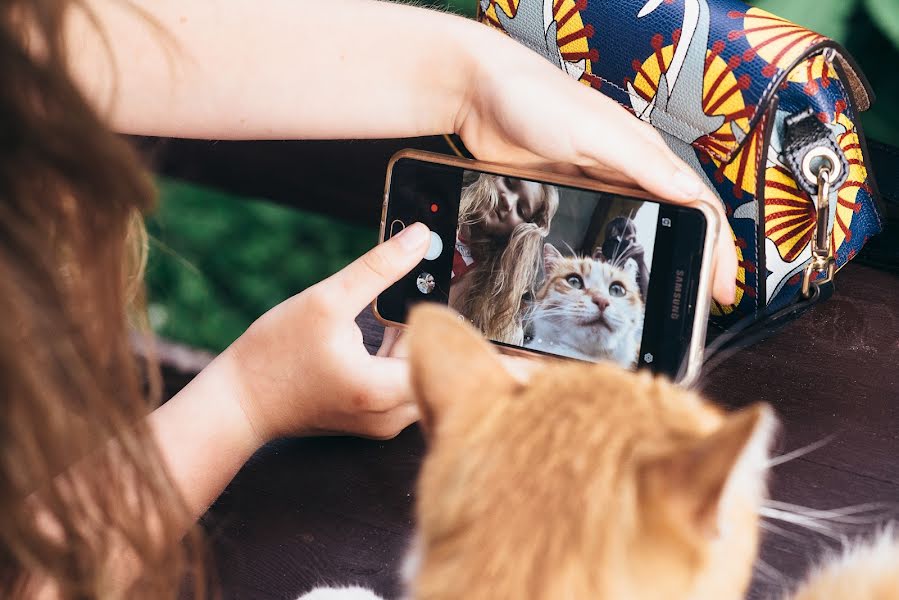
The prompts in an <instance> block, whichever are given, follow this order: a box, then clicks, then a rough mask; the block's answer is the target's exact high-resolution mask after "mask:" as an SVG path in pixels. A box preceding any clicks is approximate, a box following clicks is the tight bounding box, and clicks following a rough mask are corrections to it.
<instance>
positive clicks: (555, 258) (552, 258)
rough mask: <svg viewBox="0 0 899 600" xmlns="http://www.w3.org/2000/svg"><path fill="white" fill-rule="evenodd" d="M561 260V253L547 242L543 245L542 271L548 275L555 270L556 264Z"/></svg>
mask: <svg viewBox="0 0 899 600" xmlns="http://www.w3.org/2000/svg"><path fill="white" fill-rule="evenodd" d="M560 260H562V253H561V252H559V250H558V249H557V248H556V247H555V246H553V245H552V244H550V243H549V242H547V243H545V244H543V271H544V272H546V273H549V272H550V271H552V270H553V269H555V267H556V265H557V264H558V262H559V261H560Z"/></svg>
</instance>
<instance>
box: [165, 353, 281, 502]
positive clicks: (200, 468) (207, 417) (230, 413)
mask: <svg viewBox="0 0 899 600" xmlns="http://www.w3.org/2000/svg"><path fill="white" fill-rule="evenodd" d="M230 360H231V359H230V354H228V353H225V354H223V355H221V356H220V357H219V358H217V359H216V360H215V361H214V362H213V363H212V364H211V365H209V366H208V367H207V368H206V369H204V370H203V372H202V373H200V374H199V375H198V376H197V377H196V378H195V379H194V380H193V381H192V382H191V383H190V384H188V386H187V387H185V388H184V389H183V390H182V391H181V392H179V393H178V394H177V395H176V396H175V397H173V398H172V399H171V400H169V401H168V402H166V403H165V404H163V405H162V406H161V407H159V408H158V409H156V411H154V412H153V414H152V415H150V418H149V421H150V428H151V430H152V432H153V434H154V436H155V438H156V442H157V444H158V446H159V448H160V451H161V452H162V457H163V460H164V461H165V463H166V466H167V467H168V469H169V473H170V474H171V476H172V478H173V479H174V481H175V483H176V485H177V486H178V488H179V490H180V492H181V494H182V496H183V498H184V500H185V502H186V503H187V506H188V508H189V509H190V511H191V513H192V514H193V516H194V517H195V518H198V517H199V516H200V515H202V514H203V513H204V512H205V511H206V509H207V508H209V506H210V505H211V504H212V503H213V502H214V501H215V499H216V498H217V497H218V496H219V494H220V493H221V492H222V490H223V489H225V486H227V485H228V482H230V481H231V479H232V478H233V477H234V475H236V474H237V471H238V470H240V468H241V466H243V464H244V463H245V462H246V461H247V459H249V458H250V456H251V455H252V454H253V452H255V451H256V450H257V449H258V448H259V447H260V446H261V444H262V442H263V440H261V439H260V438H259V436H258V435H257V434H256V432H255V431H254V430H253V428H252V427H251V426H250V424H249V422H248V420H247V418H246V415H245V414H244V412H243V410H242V409H241V405H240V399H239V395H238V394H239V393H240V392H239V390H240V389H241V386H240V382H239V381H238V379H237V378H236V377H235V371H234V369H233V368H232V365H231V364H230Z"/></svg>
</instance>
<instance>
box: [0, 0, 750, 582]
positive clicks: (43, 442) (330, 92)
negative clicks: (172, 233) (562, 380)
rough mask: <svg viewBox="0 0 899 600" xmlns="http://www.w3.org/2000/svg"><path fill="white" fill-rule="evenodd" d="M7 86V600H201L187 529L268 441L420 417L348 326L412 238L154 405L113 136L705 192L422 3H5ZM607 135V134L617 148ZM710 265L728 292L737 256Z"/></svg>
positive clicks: (572, 88)
mask: <svg viewBox="0 0 899 600" xmlns="http://www.w3.org/2000/svg"><path fill="white" fill-rule="evenodd" d="M484 56H489V57H490V60H487V61H484V60H481V58H482V57H484ZM512 74H514V75H512ZM0 77H2V86H0V314H2V315H3V320H2V324H0V377H2V382H3V384H2V385H3V394H2V397H0V595H3V596H5V597H23V596H25V597H49V598H58V597H64V598H94V597H128V598H174V597H176V596H177V595H178V593H179V590H180V589H181V588H182V586H183V585H184V582H185V577H187V581H189V582H191V585H192V587H193V588H194V590H193V592H194V593H193V595H194V597H197V598H200V597H204V596H206V595H208V589H207V587H206V585H205V584H206V583H207V577H206V576H204V575H203V573H202V569H200V568H199V565H201V564H202V556H200V552H199V549H200V543H199V541H198V535H197V534H196V532H195V530H194V528H193V526H192V523H194V522H195V520H196V518H197V517H198V516H199V515H201V514H202V513H203V512H204V511H205V509H206V508H207V507H208V506H209V505H210V504H211V503H212V502H213V500H214V499H215V498H216V496H217V495H218V494H219V493H220V492H221V490H222V489H223V488H224V487H225V485H227V483H228V482H229V481H230V479H231V478H232V477H233V475H234V474H235V473H236V472H237V470H238V469H239V468H240V467H241V466H242V465H243V463H244V462H245V461H246V460H247V459H248V458H249V456H250V455H251V454H252V453H253V452H254V451H255V450H256V449H258V448H259V446H260V445H262V444H264V443H266V442H267V441H269V440H271V439H273V438H275V437H279V436H288V435H318V434H322V433H328V432H344V433H352V434H356V435H363V436H369V437H378V438H388V437H391V436H393V435H395V434H396V433H398V432H399V431H400V430H401V429H403V428H404V427H405V426H406V425H408V424H409V423H411V422H413V421H414V420H416V419H417V417H418V414H417V409H416V408H415V405H414V403H413V402H412V401H411V392H410V389H409V382H408V377H407V370H406V365H405V363H404V362H403V361H401V360H398V359H394V358H387V357H372V356H369V355H368V354H367V352H366V351H365V350H364V347H363V346H362V344H361V335H360V332H359V329H358V328H357V327H356V325H355V323H354V320H353V319H354V317H355V316H356V314H358V312H359V311H360V310H362V309H363V308H365V306H366V305H367V304H368V303H369V302H370V301H371V299H372V298H373V297H374V296H376V295H377V294H378V293H379V292H380V291H381V290H383V289H385V288H386V287H387V286H389V285H390V284H391V283H392V282H394V281H396V280H397V279H398V278H400V277H401V276H402V275H403V274H405V273H406V272H407V271H408V270H410V269H411V268H412V267H413V266H414V265H416V264H417V263H418V262H419V261H420V260H421V257H422V256H423V254H424V252H425V249H426V246H427V242H428V232H427V229H426V228H425V227H424V226H422V225H414V226H411V227H409V228H407V229H406V230H405V232H404V233H403V234H401V235H399V236H396V237H395V238H394V239H393V240H391V241H390V242H388V243H386V244H383V245H381V246H379V247H377V248H375V249H374V250H372V251H371V252H370V253H368V254H366V255H365V256H363V257H362V258H360V259H359V260H358V261H356V262H355V263H353V264H352V265H350V266H349V267H347V268H346V269H345V270H343V271H341V272H340V273H338V274H337V275H335V276H333V277H331V278H330V279H328V280H326V281H324V282H322V283H321V284H319V285H317V286H314V287H312V288H310V289H309V290H306V291H305V292H303V293H301V294H299V295H297V296H295V297H293V298H290V299H289V300H287V301H285V302H284V303H282V304H281V305H279V306H277V307H276V308H274V309H273V310H271V311H270V312H268V313H267V314H265V315H264V316H262V317H261V318H260V319H259V320H258V321H257V322H256V323H254V324H253V325H252V327H251V328H250V329H249V330H248V331H247V332H246V333H245V334H244V335H242V336H241V337H240V338H239V339H238V340H237V341H236V342H235V343H234V344H233V345H232V346H231V347H230V348H229V349H228V350H226V351H225V352H224V353H223V354H222V355H221V356H219V357H218V358H217V359H216V360H215V361H214V362H213V363H212V364H211V365H210V366H209V367H208V368H206V369H205V370H204V371H203V372H202V373H201V374H200V375H199V376H198V377H197V378H196V379H195V380H194V381H193V382H191V384H190V385H189V386H187V387H186V388H185V389H184V390H183V391H182V392H181V393H179V394H178V395H177V396H175V397H174V398H173V399H171V400H169V401H168V402H166V403H165V404H164V405H162V406H159V407H158V408H157V406H158V404H159V392H158V389H159V386H158V374H157V371H156V370H155V368H154V365H153V364H152V361H139V360H137V359H135V357H134V353H133V352H132V347H131V343H130V336H131V334H132V332H133V331H135V329H138V328H139V325H140V323H142V322H143V321H144V319H143V317H142V311H141V310H140V306H141V304H142V291H141V290H142V285H141V279H142V277H141V275H142V273H141V268H142V265H143V262H144V258H145V253H146V252H145V243H144V241H143V240H144V238H143V234H142V225H141V224H142V218H143V215H144V214H146V213H147V212H148V211H151V210H152V208H153V205H154V194H153V190H152V188H151V184H150V180H149V178H148V177H147V176H146V174H145V172H144V171H143V170H142V169H141V167H140V165H139V164H138V161H137V159H136V157H135V155H134V154H133V152H132V151H131V149H130V148H129V147H128V146H127V145H126V144H125V143H124V142H123V141H122V140H121V139H119V138H118V137H116V136H115V135H113V134H112V133H111V130H112V129H115V130H118V131H120V132H124V133H131V134H140V135H163V136H182V137H205V138H218V139H222V138H255V139H259V138H279V139H281V138H341V137H392V136H396V137H406V136H415V135H425V134H433V133H442V132H450V131H455V132H458V133H460V134H461V135H462V137H463V139H464V141H465V143H466V144H467V145H468V146H469V148H470V149H471V150H472V151H473V152H474V153H475V154H476V155H478V156H479V157H481V158H485V159H493V160H502V161H505V162H509V163H515V164H518V165H528V166H544V167H547V168H551V167H553V166H554V165H556V166H558V165H564V168H565V169H567V170H571V169H572V168H577V169H580V170H583V171H584V172H587V173H590V174H593V175H596V176H604V177H606V178H612V179H614V180H616V181H625V182H631V183H635V184H638V185H642V186H643V187H645V188H647V189H649V190H651V191H653V192H655V193H656V194H658V195H659V196H661V197H664V198H667V199H669V200H671V201H674V202H693V201H711V200H710V199H711V193H710V192H709V191H707V190H705V188H703V186H702V184H701V183H700V182H699V180H698V179H697V178H696V177H695V176H694V175H692V174H691V173H690V172H689V171H688V169H687V167H686V166H685V165H683V164H682V163H681V162H679V161H678V160H677V159H676V158H675V157H673V156H672V155H671V154H670V153H669V152H668V151H667V150H666V149H665V147H664V145H663V144H662V142H661V140H660V139H659V138H658V136H657V135H655V133H654V132H653V131H652V129H651V128H649V127H648V126H647V125H645V124H643V123H641V122H639V121H637V120H636V119H632V118H630V117H628V116H627V115H626V113H625V112H624V111H623V109H621V108H620V107H619V106H617V105H615V104H614V103H613V102H611V101H609V100H607V99H605V98H604V97H603V96H602V95H600V94H595V93H591V92H590V91H589V90H587V89H586V88H584V87H583V86H581V85H578V84H577V83H575V82H574V81H571V80H568V79H567V78H566V76H565V75H564V74H562V73H560V72H559V71H557V70H555V69H554V68H553V67H552V66H551V65H550V64H548V63H546V62H545V61H543V60H541V59H540V58H539V57H538V56H536V55H535V54H533V53H531V52H530V51H528V50H526V49H524V48H523V47H521V46H518V45H517V44H515V43H514V42H512V41H511V40H509V39H507V38H505V37H504V36H502V35H500V34H498V33H496V32H494V31H491V30H489V29H487V28H483V27H481V26H478V25H477V24H474V23H471V22H468V21H465V20H463V19H460V18H456V17H452V16H449V15H445V14H440V13H436V12H431V11H427V10H424V9H419V8H412V7H407V6H400V5H395V4H390V3H381V2H371V1H367V0H330V1H328V2H316V1H312V0H230V1H229V2H227V3H217V2H212V1H211V0H195V1H192V2H183V1H176V0H152V1H151V0H121V1H116V0H0ZM535 90H539V91H540V93H539V94H535V93H534V91H535ZM559 105H564V106H565V107H566V109H565V110H564V111H558V110H556V109H555V108H554V107H556V106H559ZM560 115H561V118H562V119H563V120H562V121H560V120H559V119H560ZM604 139H616V140H620V141H619V142H617V143H616V146H615V148H614V151H613V149H611V148H609V147H607V146H606V144H604V143H603V142H602V141H601V140H604ZM728 239H729V238H728ZM722 249H723V250H726V247H723V248H722ZM719 259H720V260H719V265H720V268H719V273H718V281H719V285H718V287H717V288H716V289H717V294H718V299H719V300H721V301H723V302H727V301H728V300H730V299H731V298H732V296H733V293H732V288H731V287H729V286H728V285H727V282H728V280H729V281H731V282H732V281H733V279H734V277H733V275H734V273H735V272H736V266H735V265H736V263H735V258H734V257H733V249H732V248H730V251H729V252H722V253H721V256H719ZM185 532H188V533H187V534H186V533H185ZM185 535H186V538H185Z"/></svg>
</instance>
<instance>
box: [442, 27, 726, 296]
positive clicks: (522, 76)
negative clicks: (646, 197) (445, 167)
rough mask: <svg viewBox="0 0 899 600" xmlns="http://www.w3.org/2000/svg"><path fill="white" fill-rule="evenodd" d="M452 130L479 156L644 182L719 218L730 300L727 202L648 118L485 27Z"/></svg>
mask: <svg viewBox="0 0 899 600" xmlns="http://www.w3.org/2000/svg"><path fill="white" fill-rule="evenodd" d="M478 42H479V43H478V44H476V45H474V47H475V48H476V52H477V54H476V55H475V56H474V57H473V59H472V65H473V66H472V67H471V69H472V73H473V74H472V77H471V83H470V85H469V86H468V92H467V94H466V95H465V96H464V100H463V103H462V106H461V108H460V111H459V113H458V115H457V117H456V123H455V130H456V132H457V133H458V134H459V135H460V136H461V137H462V140H463V141H464V142H465V145H466V147H467V148H468V149H469V150H470V151H471V152H472V153H473V154H474V155H475V156H476V157H477V158H479V159H481V160H488V161H496V162H501V163H506V164H514V165H517V166H522V167H530V168H538V169H544V170H550V171H556V172H562V173H568V174H578V175H586V176H588V177H593V178H596V179H600V180H603V181H606V182H609V183H616V184H621V185H627V186H631V187H634V186H639V187H642V188H643V189H645V190H647V191H649V192H650V193H652V194H654V195H655V196H657V197H659V198H660V199H662V200H667V201H669V202H674V203H678V204H690V203H695V202H704V203H707V204H709V205H711V206H712V207H713V209H714V210H715V211H716V212H717V213H718V215H719V217H720V232H719V234H718V247H717V251H716V257H715V267H714V279H713V295H714V297H715V298H716V299H717V300H718V301H719V302H722V303H724V304H731V303H732V302H733V301H734V298H735V295H736V288H735V281H736V274H737V255H736V250H735V248H734V245H733V237H732V235H731V232H730V228H729V226H728V223H727V219H726V218H725V214H724V210H723V208H722V206H721V202H720V200H719V199H718V198H717V197H716V196H715V194H714V193H713V192H712V191H711V190H710V189H709V188H708V187H707V186H706V185H705V183H704V182H703V181H702V180H701V179H700V178H699V177H698V176H697V175H696V173H694V172H693V171H692V170H691V169H690V167H688V166H687V165H686V163H684V162H683V161H682V160H681V159H679V158H678V157H676V156H675V155H674V154H673V153H672V152H671V150H670V149H669V148H668V147H667V146H666V145H665V142H664V141H663V140H662V138H661V136H660V135H659V134H658V132H657V131H656V130H655V129H654V128H653V127H652V126H650V125H649V124H647V123H644V122H643V121H641V120H639V119H636V118H634V116H633V115H631V114H630V113H628V112H627V111H626V110H625V109H624V108H623V107H621V106H620V105H619V104H618V103H616V102H615V101H614V100H612V99H610V98H608V97H606V96H604V95H603V94H599V93H597V92H596V91H595V90H591V89H589V88H587V87H586V86H584V85H583V84H581V83H578V82H576V81H574V80H573V79H572V78H571V77H569V76H568V75H566V74H564V73H563V72H562V71H560V70H559V69H557V68H555V67H554V66H553V65H551V64H550V63H549V62H548V61H546V60H545V59H543V58H542V57H540V56H539V55H537V54H536V53H534V52H532V51H530V50H528V49H527V48H525V47H524V46H522V45H520V44H518V43H517V42H515V41H513V40H511V39H510V38H508V37H507V36H505V35H502V34H500V33H498V32H496V31H493V30H491V29H489V28H487V27H484V28H483V34H481V39H479V40H478Z"/></svg>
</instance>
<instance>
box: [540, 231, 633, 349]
mask: <svg viewBox="0 0 899 600" xmlns="http://www.w3.org/2000/svg"><path fill="white" fill-rule="evenodd" d="M543 272H544V281H543V285H542V286H541V288H540V290H538V292H537V294H536V302H535V303H534V305H535V309H536V312H535V314H534V316H535V317H539V318H548V319H550V320H552V321H554V322H555V323H556V326H557V327H558V330H559V331H569V332H572V333H574V332H576V331H582V332H583V333H584V335H585V336H586V339H589V340H592V341H595V345H596V346H597V348H600V347H607V346H609V345H610V342H611V341H612V340H614V339H615V338H617V337H618V336H621V335H623V334H625V333H627V332H630V331H633V328H634V327H635V326H637V325H639V323H640V322H641V321H642V318H643V300H642V297H641V295H640V287H639V286H638V285H637V265H636V262H635V261H632V260H631V261H627V263H626V264H625V265H622V266H618V265H614V264H612V263H609V262H607V261H605V260H603V258H602V255H601V252H597V254H596V255H594V257H587V258H582V257H576V256H575V257H566V256H563V255H562V253H561V252H559V251H558V250H557V249H556V248H555V246H553V245H552V244H544V246H543Z"/></svg>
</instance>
